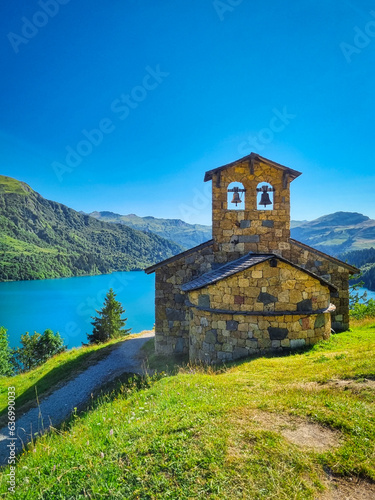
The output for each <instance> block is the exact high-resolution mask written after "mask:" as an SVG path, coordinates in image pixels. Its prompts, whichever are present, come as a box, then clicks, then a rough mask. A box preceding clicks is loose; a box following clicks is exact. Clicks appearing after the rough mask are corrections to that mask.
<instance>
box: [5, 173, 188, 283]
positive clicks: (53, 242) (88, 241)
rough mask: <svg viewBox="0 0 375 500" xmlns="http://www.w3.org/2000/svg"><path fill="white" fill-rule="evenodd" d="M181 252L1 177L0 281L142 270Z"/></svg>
mask: <svg viewBox="0 0 375 500" xmlns="http://www.w3.org/2000/svg"><path fill="white" fill-rule="evenodd" d="M180 251H181V247H180V246H179V245H177V244H175V243H172V242H171V241H168V240H165V239H163V238H161V237H160V236H157V235H156V234H153V233H147V234H146V233H144V232H141V231H136V230H134V229H131V228H129V227H127V226H124V225H117V224H116V225H115V224H109V223H106V222H101V221H98V220H96V219H94V218H92V217H89V216H88V215H82V214H80V213H78V212H76V211H75V210H72V209H71V208H68V207H66V206H65V205H62V204H61V203H57V202H54V201H49V200H46V199H45V198H43V197H42V196H40V195H39V194H38V193H36V192H35V191H33V190H32V189H31V188H30V187H29V186H28V185H27V184H25V183H23V182H19V181H17V180H15V179H11V178H10V177H4V176H0V280H27V279H45V278H54V277H61V276H81V275H85V274H102V273H109V272H112V271H130V270H135V269H143V268H145V267H146V266H149V265H151V264H153V263H155V262H158V261H160V260H163V259H165V258H168V257H170V256H172V255H174V254H176V253H178V252H180Z"/></svg>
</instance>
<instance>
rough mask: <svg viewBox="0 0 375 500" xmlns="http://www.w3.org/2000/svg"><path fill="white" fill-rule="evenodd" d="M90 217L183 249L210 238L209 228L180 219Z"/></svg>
mask: <svg viewBox="0 0 375 500" xmlns="http://www.w3.org/2000/svg"><path fill="white" fill-rule="evenodd" d="M89 215H90V216H91V217H95V218H96V219H98V220H101V221H105V222H114V223H117V224H125V225H126V226H128V227H131V228H133V229H138V230H140V231H147V232H152V233H155V234H157V235H159V236H161V237H162V238H166V239H167V240H171V241H174V242H175V243H177V244H179V245H181V246H182V247H184V248H192V247H195V246H196V245H200V244H201V243H203V242H205V241H207V240H210V239H211V238H212V228H211V226H202V225H200V224H188V223H187V222H184V221H182V220H180V219H157V218H155V217H139V216H138V215H134V214H129V215H120V214H115V213H113V212H91V214H89Z"/></svg>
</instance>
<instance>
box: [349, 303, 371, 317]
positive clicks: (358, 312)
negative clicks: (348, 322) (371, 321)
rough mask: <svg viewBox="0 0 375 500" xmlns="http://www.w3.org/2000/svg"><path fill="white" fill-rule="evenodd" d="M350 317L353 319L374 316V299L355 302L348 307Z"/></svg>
mask: <svg viewBox="0 0 375 500" xmlns="http://www.w3.org/2000/svg"><path fill="white" fill-rule="evenodd" d="M350 317H351V318H355V319H365V318H375V300H374V299H369V300H368V301H367V302H364V303H361V302H356V303H355V304H354V305H353V306H352V308H351V309H350Z"/></svg>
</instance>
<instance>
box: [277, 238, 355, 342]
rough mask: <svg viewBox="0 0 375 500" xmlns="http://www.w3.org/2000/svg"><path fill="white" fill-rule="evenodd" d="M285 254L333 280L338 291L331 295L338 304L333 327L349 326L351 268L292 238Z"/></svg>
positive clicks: (333, 315)
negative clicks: (288, 249)
mask: <svg viewBox="0 0 375 500" xmlns="http://www.w3.org/2000/svg"><path fill="white" fill-rule="evenodd" d="M283 256H284V257H285V258H287V259H288V260H291V261H292V262H295V263H296V264H298V265H299V266H301V267H303V268H306V269H308V270H309V271H311V272H313V273H314V274H317V275H318V276H321V277H322V278H324V279H325V280H326V281H329V282H331V283H332V284H333V285H334V286H335V287H336V288H337V289H338V292H337V293H334V294H332V295H331V302H332V304H334V305H335V306H336V311H334V312H333V313H332V328H333V330H335V331H336V332H341V331H344V330H347V329H348V328H349V269H348V268H347V267H344V266H342V265H340V261H337V262H335V259H330V258H325V256H324V254H322V253H321V252H319V251H313V250H311V249H309V247H307V246H306V245H304V244H303V243H299V242H296V241H294V240H291V249H290V251H289V252H287V251H286V252H283Z"/></svg>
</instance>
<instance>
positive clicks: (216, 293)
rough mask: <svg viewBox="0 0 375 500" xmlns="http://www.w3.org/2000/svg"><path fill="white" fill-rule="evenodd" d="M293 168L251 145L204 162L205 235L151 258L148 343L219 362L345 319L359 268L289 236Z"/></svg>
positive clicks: (307, 338)
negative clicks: (207, 185) (220, 161)
mask: <svg viewBox="0 0 375 500" xmlns="http://www.w3.org/2000/svg"><path fill="white" fill-rule="evenodd" d="M300 175H301V172H298V171H297V170H293V169H291V168H288V167H285V166H283V165H280V164H278V163H275V162H273V161H271V160H268V159H266V158H263V157H261V156H259V155H258V154H255V153H251V154H250V155H248V156H245V157H244V158H241V159H239V160H237V161H234V162H233V163H229V164H227V165H224V166H222V167H218V168H215V169H213V170H209V171H208V172H206V174H205V178H204V181H205V182H208V181H211V182H212V240H209V241H207V242H206V243H202V244H201V245H199V246H197V247H194V248H191V249H189V250H187V251H185V252H182V253H180V254H178V255H175V256H174V257H171V258H169V259H167V260H164V261H162V262H159V263H158V264H155V265H153V266H151V267H149V268H147V269H146V270H145V272H146V273H147V274H150V273H153V272H155V280H156V292H155V308H156V311H155V349H156V353H158V354H167V355H168V354H172V353H176V354H178V353H188V354H189V359H190V360H191V361H201V362H205V363H219V362H223V361H230V360H235V359H238V358H242V357H246V356H250V355H254V354H261V353H265V352H268V351H280V350H283V349H293V348H298V347H302V346H305V345H311V344H314V343H315V342H318V341H319V340H322V339H327V338H328V337H329V336H330V334H331V328H332V329H333V330H334V331H336V332H339V331H343V330H346V329H347V328H348V327H349V276H350V275H353V274H356V273H358V272H359V271H358V269H357V268H355V267H353V266H350V265H349V264H347V263H345V262H342V261H340V260H338V259H336V258H334V257H331V256H329V255H327V254H324V253H322V252H320V251H319V250H316V249H314V248H312V247H309V246H307V245H305V244H303V243H300V242H299V241H296V240H294V239H292V238H291V237H290V183H291V182H292V181H294V180H295V179H296V178H297V177H298V176H300Z"/></svg>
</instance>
